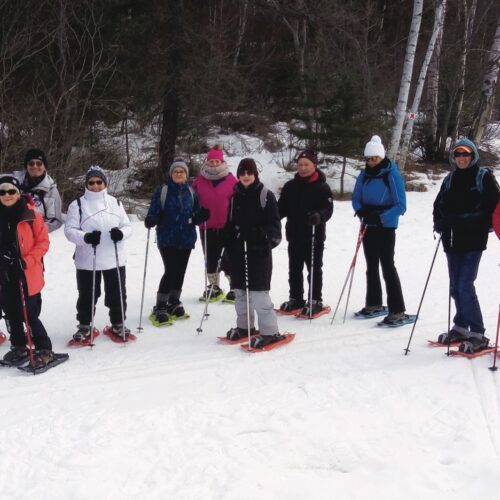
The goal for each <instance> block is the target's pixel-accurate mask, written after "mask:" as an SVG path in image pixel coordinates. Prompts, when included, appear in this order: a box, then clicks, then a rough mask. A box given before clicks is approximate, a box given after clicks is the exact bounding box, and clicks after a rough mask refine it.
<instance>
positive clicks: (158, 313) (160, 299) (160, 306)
mask: <svg viewBox="0 0 500 500" xmlns="http://www.w3.org/2000/svg"><path fill="white" fill-rule="evenodd" d="M168 299H169V294H168V293H160V292H158V293H157V294H156V306H154V307H153V312H152V316H153V318H154V320H155V321H156V322H158V323H159V324H160V325H162V324H165V323H168V322H169V321H170V315H169V314H168V306H167V302H168Z"/></svg>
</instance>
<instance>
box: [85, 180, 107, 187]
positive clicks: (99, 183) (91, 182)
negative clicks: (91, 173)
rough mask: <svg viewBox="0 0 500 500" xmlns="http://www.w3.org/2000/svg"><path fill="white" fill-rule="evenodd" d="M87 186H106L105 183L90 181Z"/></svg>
mask: <svg viewBox="0 0 500 500" xmlns="http://www.w3.org/2000/svg"><path fill="white" fill-rule="evenodd" d="M87 184H88V185H89V186H93V185H94V184H97V185H98V186H100V185H101V184H104V181H89V182H87Z"/></svg>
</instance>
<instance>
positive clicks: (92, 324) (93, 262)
mask: <svg viewBox="0 0 500 500" xmlns="http://www.w3.org/2000/svg"><path fill="white" fill-rule="evenodd" d="M92 248H93V250H94V256H93V259H92V312H91V316H90V318H91V321H90V348H91V349H92V347H94V317H95V273H96V270H95V268H96V261H97V246H96V245H92Z"/></svg>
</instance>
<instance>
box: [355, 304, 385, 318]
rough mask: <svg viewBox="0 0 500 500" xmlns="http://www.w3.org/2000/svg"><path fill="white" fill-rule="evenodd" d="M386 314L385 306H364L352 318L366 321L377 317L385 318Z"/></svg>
mask: <svg viewBox="0 0 500 500" xmlns="http://www.w3.org/2000/svg"><path fill="white" fill-rule="evenodd" d="M386 314H387V307H385V306H366V307H363V309H361V310H359V311H358V312H355V313H354V316H355V317H356V318H358V319H368V318H378V317H379V316H385V315H386Z"/></svg>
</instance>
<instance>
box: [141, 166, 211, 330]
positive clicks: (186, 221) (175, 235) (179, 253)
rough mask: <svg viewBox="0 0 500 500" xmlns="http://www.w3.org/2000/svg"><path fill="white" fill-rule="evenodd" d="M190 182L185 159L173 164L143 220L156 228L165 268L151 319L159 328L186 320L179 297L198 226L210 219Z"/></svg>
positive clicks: (147, 224)
mask: <svg viewBox="0 0 500 500" xmlns="http://www.w3.org/2000/svg"><path fill="white" fill-rule="evenodd" d="M188 178H189V169H188V166H187V165H186V162H185V161H184V160H183V159H182V158H178V159H176V160H174V162H173V163H172V165H171V166H170V171H169V178H168V179H167V181H166V183H165V184H164V185H163V186H161V187H160V188H158V189H157V190H156V192H155V193H154V195H153V198H152V200H151V205H150V207H149V211H148V214H147V216H146V219H145V220H144V224H145V226H146V227H147V228H148V229H149V228H152V227H155V226H156V239H157V244H158V249H159V250H160V254H161V258H162V260H163V265H164V268H165V271H164V273H163V276H162V278H161V280H160V284H159V287H158V293H157V294H156V306H155V307H154V308H153V314H152V316H151V320H152V321H153V323H154V324H156V325H157V326H161V325H163V324H169V323H170V322H171V319H178V318H182V317H185V316H186V313H185V311H184V307H183V305H182V303H181V301H180V297H181V293H182V285H183V283H184V275H185V274H186V268H187V265H188V262H189V257H190V255H191V251H192V249H193V248H194V245H195V243H196V224H200V223H202V222H204V221H205V220H207V219H208V217H209V216H210V212H209V211H208V209H206V208H202V207H201V206H200V202H199V200H198V195H197V194H196V192H195V191H194V189H192V188H191V186H189V184H188Z"/></svg>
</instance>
